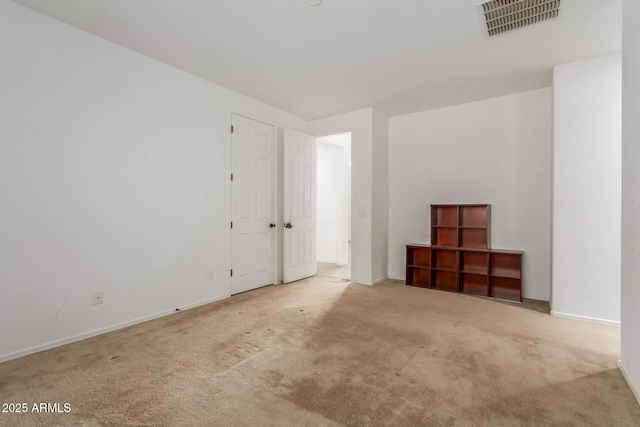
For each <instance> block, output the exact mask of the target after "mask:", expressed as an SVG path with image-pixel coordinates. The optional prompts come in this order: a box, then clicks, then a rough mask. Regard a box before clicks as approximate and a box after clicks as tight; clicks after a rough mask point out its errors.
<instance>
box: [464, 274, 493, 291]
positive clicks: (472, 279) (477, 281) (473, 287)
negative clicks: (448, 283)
mask: <svg viewBox="0 0 640 427" xmlns="http://www.w3.org/2000/svg"><path fill="white" fill-rule="evenodd" d="M460 285H461V287H462V289H461V290H462V292H464V293H465V294H471V295H482V296H489V277H488V276H487V275H486V274H472V273H461V274H460Z"/></svg>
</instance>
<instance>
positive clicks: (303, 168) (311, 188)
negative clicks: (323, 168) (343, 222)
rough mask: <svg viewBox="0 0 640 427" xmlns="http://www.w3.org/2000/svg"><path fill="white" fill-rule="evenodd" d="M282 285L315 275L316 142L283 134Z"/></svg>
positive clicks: (301, 135)
mask: <svg viewBox="0 0 640 427" xmlns="http://www.w3.org/2000/svg"><path fill="white" fill-rule="evenodd" d="M284 162H285V167H284V197H283V198H284V213H283V217H284V220H285V223H291V225H292V228H285V229H284V248H283V250H284V268H283V276H284V282H285V283H288V282H293V281H295V280H300V279H303V278H305V277H309V276H313V275H315V274H316V268H317V266H316V248H315V226H316V224H315V221H316V219H315V214H316V206H315V202H316V195H315V191H316V182H315V178H316V147H315V138H314V137H312V136H311V135H306V134H304V133H301V132H297V131H293V130H290V129H285V131H284Z"/></svg>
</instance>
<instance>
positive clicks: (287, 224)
mask: <svg viewBox="0 0 640 427" xmlns="http://www.w3.org/2000/svg"><path fill="white" fill-rule="evenodd" d="M284 228H293V224H291V221H289V222H288V223H286V224H285V225H284Z"/></svg>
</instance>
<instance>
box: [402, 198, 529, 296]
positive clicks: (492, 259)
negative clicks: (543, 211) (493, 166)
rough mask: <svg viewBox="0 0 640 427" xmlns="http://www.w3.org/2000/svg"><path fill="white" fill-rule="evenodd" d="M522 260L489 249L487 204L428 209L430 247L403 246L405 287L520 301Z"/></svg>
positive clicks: (520, 255)
mask: <svg viewBox="0 0 640 427" xmlns="http://www.w3.org/2000/svg"><path fill="white" fill-rule="evenodd" d="M523 257H524V253H523V252H521V251H509V250H499V249H491V205H488V204H475V205H472V204H465V205H431V245H426V244H410V245H407V276H406V277H407V278H406V284H407V285H410V286H417V287H422V288H432V289H440V290H444V291H450V292H463V293H466V294H471V295H482V296H486V297H493V298H500V299H506V300H510V301H518V302H521V301H522V260H523Z"/></svg>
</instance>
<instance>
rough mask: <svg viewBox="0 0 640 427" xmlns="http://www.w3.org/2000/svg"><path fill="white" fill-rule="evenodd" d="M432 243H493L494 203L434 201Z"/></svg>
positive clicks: (479, 245)
mask: <svg viewBox="0 0 640 427" xmlns="http://www.w3.org/2000/svg"><path fill="white" fill-rule="evenodd" d="M431 244H432V245H433V246H455V247H461V248H475V249H488V248H490V247H491V205H486V204H483V205H431Z"/></svg>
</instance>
